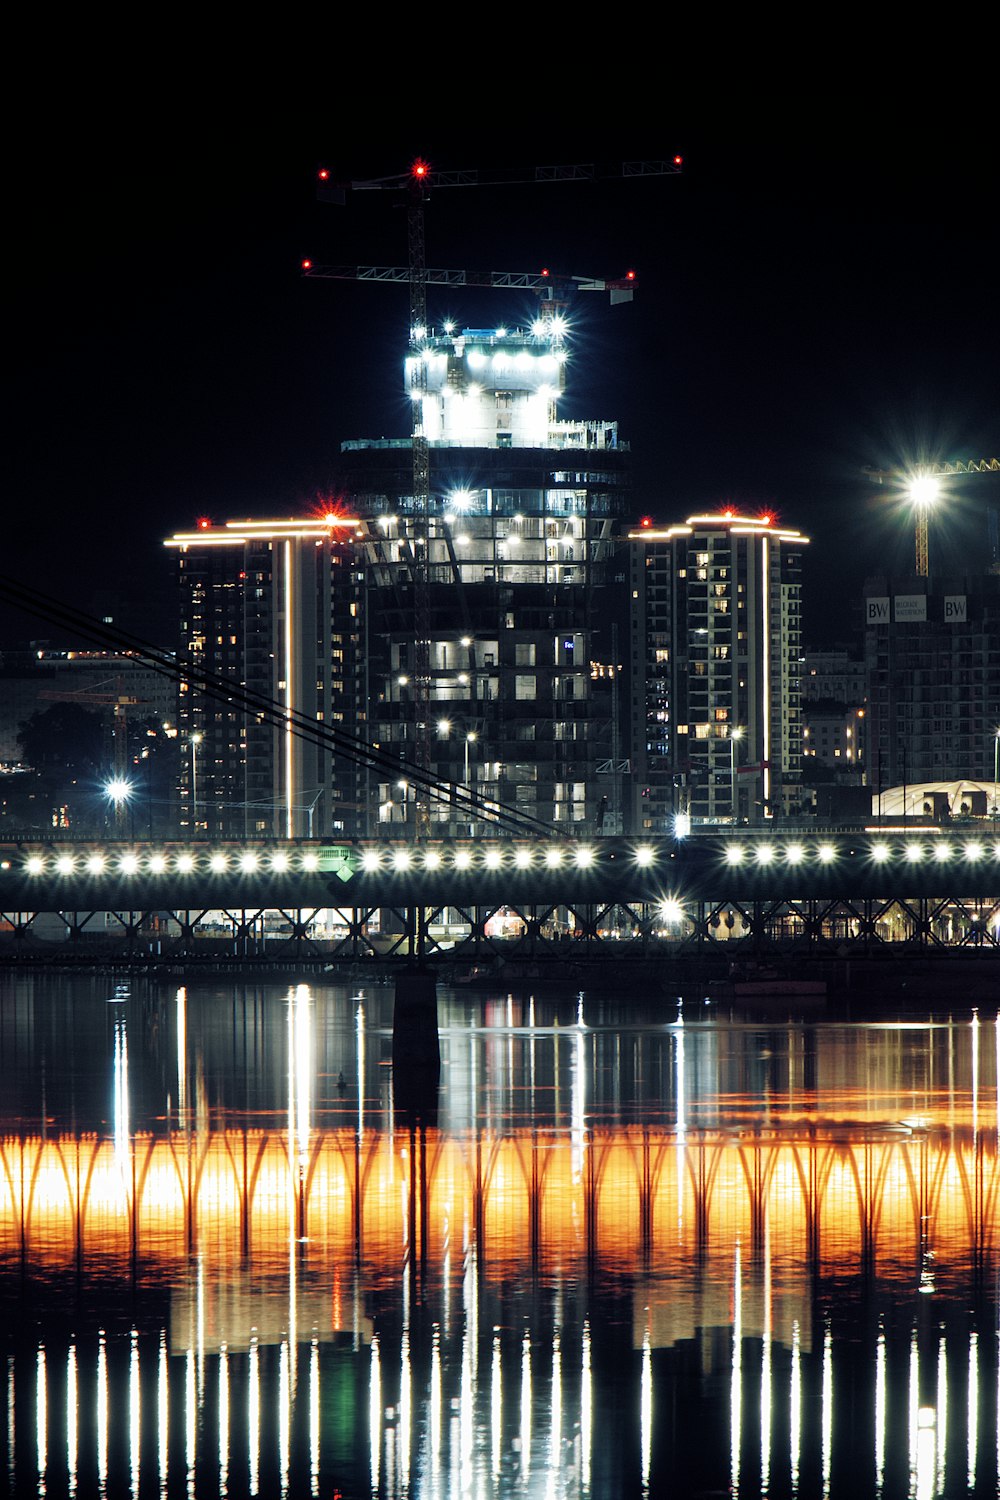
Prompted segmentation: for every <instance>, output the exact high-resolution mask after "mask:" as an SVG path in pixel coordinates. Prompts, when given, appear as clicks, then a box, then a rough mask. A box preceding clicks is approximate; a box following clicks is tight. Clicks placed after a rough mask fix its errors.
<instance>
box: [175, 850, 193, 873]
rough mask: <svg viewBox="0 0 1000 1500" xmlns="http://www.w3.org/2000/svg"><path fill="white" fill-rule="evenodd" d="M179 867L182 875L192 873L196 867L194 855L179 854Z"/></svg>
mask: <svg viewBox="0 0 1000 1500" xmlns="http://www.w3.org/2000/svg"><path fill="white" fill-rule="evenodd" d="M177 868H178V870H179V871H180V873H181V874H182V875H190V873H191V871H192V870H193V869H194V855H193V854H179V855H178V856H177Z"/></svg>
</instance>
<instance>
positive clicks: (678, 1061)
mask: <svg viewBox="0 0 1000 1500" xmlns="http://www.w3.org/2000/svg"><path fill="white" fill-rule="evenodd" d="M674 1044H675V1051H674V1059H675V1077H676V1084H675V1088H674V1093H675V1095H676V1098H677V1136H676V1140H675V1145H674V1150H675V1152H676V1154H677V1236H678V1240H679V1239H680V1236H681V1233H682V1231H683V1228H684V1179H685V1172H684V1153H685V1149H686V1142H685V1132H686V1130H687V1097H686V1095H685V1093H684V1016H683V1014H681V1013H680V1012H678V1016H677V1027H676V1030H675V1032H674Z"/></svg>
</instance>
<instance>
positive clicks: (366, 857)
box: [361, 849, 382, 870]
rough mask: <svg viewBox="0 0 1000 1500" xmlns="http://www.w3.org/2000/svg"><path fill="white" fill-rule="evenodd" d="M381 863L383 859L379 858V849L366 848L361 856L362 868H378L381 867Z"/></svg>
mask: <svg viewBox="0 0 1000 1500" xmlns="http://www.w3.org/2000/svg"><path fill="white" fill-rule="evenodd" d="M381 864H382V861H381V859H380V858H379V853H378V850H377V849H366V850H365V852H364V854H362V856H361V868H362V869H363V870H377V869H379V868H380V867H381Z"/></svg>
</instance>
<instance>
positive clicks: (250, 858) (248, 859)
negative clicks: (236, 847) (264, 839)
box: [240, 849, 260, 870]
mask: <svg viewBox="0 0 1000 1500" xmlns="http://www.w3.org/2000/svg"><path fill="white" fill-rule="evenodd" d="M259 864H260V860H259V859H258V858H257V856H256V854H254V852H253V850H252V849H248V850H247V852H246V853H245V854H241V855H240V869H241V870H256V869H257V867H258V865H259Z"/></svg>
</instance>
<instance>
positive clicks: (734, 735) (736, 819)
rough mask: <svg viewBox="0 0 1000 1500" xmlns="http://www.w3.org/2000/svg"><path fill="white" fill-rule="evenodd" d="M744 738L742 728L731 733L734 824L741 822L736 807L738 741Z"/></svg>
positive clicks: (730, 799)
mask: <svg viewBox="0 0 1000 1500" xmlns="http://www.w3.org/2000/svg"><path fill="white" fill-rule="evenodd" d="M742 738H743V730H742V728H739V727H738V726H735V725H734V726H733V727H732V728H731V729H730V731H729V803H730V808H731V810H732V820H733V823H734V824H735V823H738V822H739V816H738V812H737V807H736V741H737V740H741V739H742Z"/></svg>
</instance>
